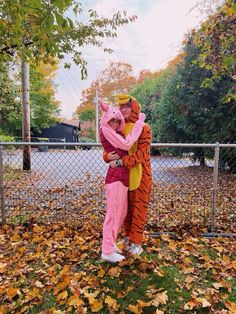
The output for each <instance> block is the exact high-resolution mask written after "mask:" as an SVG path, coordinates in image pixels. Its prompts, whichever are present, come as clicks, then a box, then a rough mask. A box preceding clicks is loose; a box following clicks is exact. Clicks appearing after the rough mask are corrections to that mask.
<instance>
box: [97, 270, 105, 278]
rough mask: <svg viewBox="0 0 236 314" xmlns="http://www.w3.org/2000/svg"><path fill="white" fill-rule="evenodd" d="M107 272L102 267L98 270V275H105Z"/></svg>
mask: <svg viewBox="0 0 236 314" xmlns="http://www.w3.org/2000/svg"><path fill="white" fill-rule="evenodd" d="M105 273H106V272H105V270H104V269H102V268H101V269H100V270H99V271H98V277H104V275H105Z"/></svg>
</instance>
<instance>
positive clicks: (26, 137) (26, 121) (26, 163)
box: [22, 60, 31, 170]
mask: <svg viewBox="0 0 236 314" xmlns="http://www.w3.org/2000/svg"><path fill="white" fill-rule="evenodd" d="M22 138H23V142H30V140H31V138H30V103H29V63H28V62H26V61H24V60H22ZM30 153H31V147H30V146H28V145H27V146H26V145H25V146H23V170H30V169H31V154H30Z"/></svg>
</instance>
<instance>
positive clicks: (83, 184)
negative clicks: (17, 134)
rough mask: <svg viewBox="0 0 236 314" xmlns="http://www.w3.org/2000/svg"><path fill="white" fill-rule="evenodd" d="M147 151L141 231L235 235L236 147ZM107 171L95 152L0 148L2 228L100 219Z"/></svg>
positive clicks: (59, 146)
mask: <svg viewBox="0 0 236 314" xmlns="http://www.w3.org/2000/svg"><path fill="white" fill-rule="evenodd" d="M151 150H152V152H153V154H152V157H151V166H152V177H153V185H152V195H151V202H150V210H149V218H148V226H147V228H148V230H151V231H163V230H166V231H167V230H168V231H175V230H177V229H178V230H186V229H189V228H190V229H192V230H194V228H196V229H198V230H199V229H200V230H203V231H205V232H207V231H211V232H213V231H217V232H231V233H232V232H235V231H236V175H235V173H236V144H163V143H162V144H160V143H159V144H152V147H151ZM107 167H108V165H107V164H106V163H105V162H104V161H103V158H102V148H101V145H100V144H91V143H83V144H79V143H76V144H75V143H0V192H1V193H0V195H1V203H0V205H1V220H2V221H3V222H5V221H7V222H21V223H24V222H25V221H28V220H29V219H34V220H35V221H43V222H50V221H51V220H52V219H57V220H63V221H68V222H70V221H71V222H75V221H76V220H77V219H79V220H82V219H92V218H91V217H95V216H96V218H101V219H102V218H103V216H104V209H105V194H104V178H105V175H106V171H107ZM23 169H27V170H23ZM209 229H210V230H209Z"/></svg>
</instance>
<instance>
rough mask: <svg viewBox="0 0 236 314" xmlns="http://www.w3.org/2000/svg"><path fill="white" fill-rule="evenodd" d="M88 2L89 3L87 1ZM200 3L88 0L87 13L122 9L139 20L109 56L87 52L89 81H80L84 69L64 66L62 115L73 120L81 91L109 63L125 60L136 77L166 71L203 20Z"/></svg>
mask: <svg viewBox="0 0 236 314" xmlns="http://www.w3.org/2000/svg"><path fill="white" fill-rule="evenodd" d="M84 2H85V1H84ZM198 2H199V0H112V1H111V0H87V1H86V6H87V7H84V10H86V9H87V8H93V9H95V10H97V12H98V13H99V14H100V15H103V16H111V15H112V14H113V13H115V12H116V11H118V10H124V9H125V10H126V11H127V12H128V15H137V16H138V19H137V20H136V22H134V23H130V24H128V25H125V26H123V27H121V28H120V29H119V30H118V37H117V38H114V39H112V40H109V42H108V43H107V45H106V46H109V47H110V48H112V49H113V50H114V53H113V54H105V53H104V52H103V50H102V49H99V48H93V47H89V48H86V49H84V56H85V58H86V60H87V62H88V79H87V80H83V81H82V80H81V79H80V68H79V67H78V66H72V68H71V69H70V70H68V69H64V68H63V67H62V66H61V67H60V69H59V70H58V76H57V78H56V84H57V94H56V97H57V99H58V100H59V101H60V102H61V109H62V110H61V116H63V117H66V118H71V116H72V114H73V112H74V111H75V108H76V107H77V106H78V104H79V102H80V98H81V91H82V90H83V89H84V88H86V87H88V86H89V85H90V83H91V82H92V81H93V80H95V79H96V78H97V77H98V75H99V73H100V72H101V71H102V70H104V69H105V68H106V67H107V65H108V63H109V61H124V62H127V63H129V64H131V65H132V67H133V70H134V74H135V75H138V73H139V71H141V70H143V69H149V70H151V71H156V70H159V69H161V68H164V67H165V66H166V64H167V63H168V61H170V60H171V59H173V58H174V57H175V56H176V55H177V54H178V53H179V51H180V48H181V42H182V40H183V39H184V34H185V33H186V32H188V31H190V30H191V29H193V28H195V27H197V26H198V25H199V23H200V21H201V20H202V18H203V17H202V16H201V15H200V13H199V11H198V10H197V9H194V10H191V9H192V8H194V7H195V5H196V4H197V3H198Z"/></svg>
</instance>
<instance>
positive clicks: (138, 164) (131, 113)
mask: <svg viewBox="0 0 236 314" xmlns="http://www.w3.org/2000/svg"><path fill="white" fill-rule="evenodd" d="M116 98H117V102H118V104H119V106H120V111H121V113H122V114H123V116H124V118H125V136H127V135H128V134H129V133H130V132H131V130H132V128H133V126H134V123H135V122H136V121H137V120H138V118H139V113H140V104H139V103H138V101H137V100H136V99H135V98H133V97H131V96H129V95H123V94H120V95H116ZM150 145H151V130H150V127H149V125H147V124H144V126H143V130H142V132H141V135H140V136H139V138H138V141H137V142H135V143H134V144H133V146H132V147H131V149H130V150H129V152H128V155H127V156H124V157H123V158H122V162H123V165H124V166H125V167H126V168H128V169H129V197H128V213H127V216H126V218H125V221H124V231H125V239H124V240H123V243H124V245H125V249H126V250H127V251H129V252H130V253H131V254H137V255H140V254H141V253H142V251H143V248H142V245H141V244H142V240H143V232H144V227H145V224H146V221H147V209H148V205H149V201H150V193H151V183H152V179H151V164H150ZM103 156H104V160H105V161H106V162H110V165H111V166H112V167H116V163H115V160H116V159H118V158H119V157H118V156H117V155H116V153H115V152H114V153H112V152H111V153H106V152H104V155H103Z"/></svg>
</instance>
